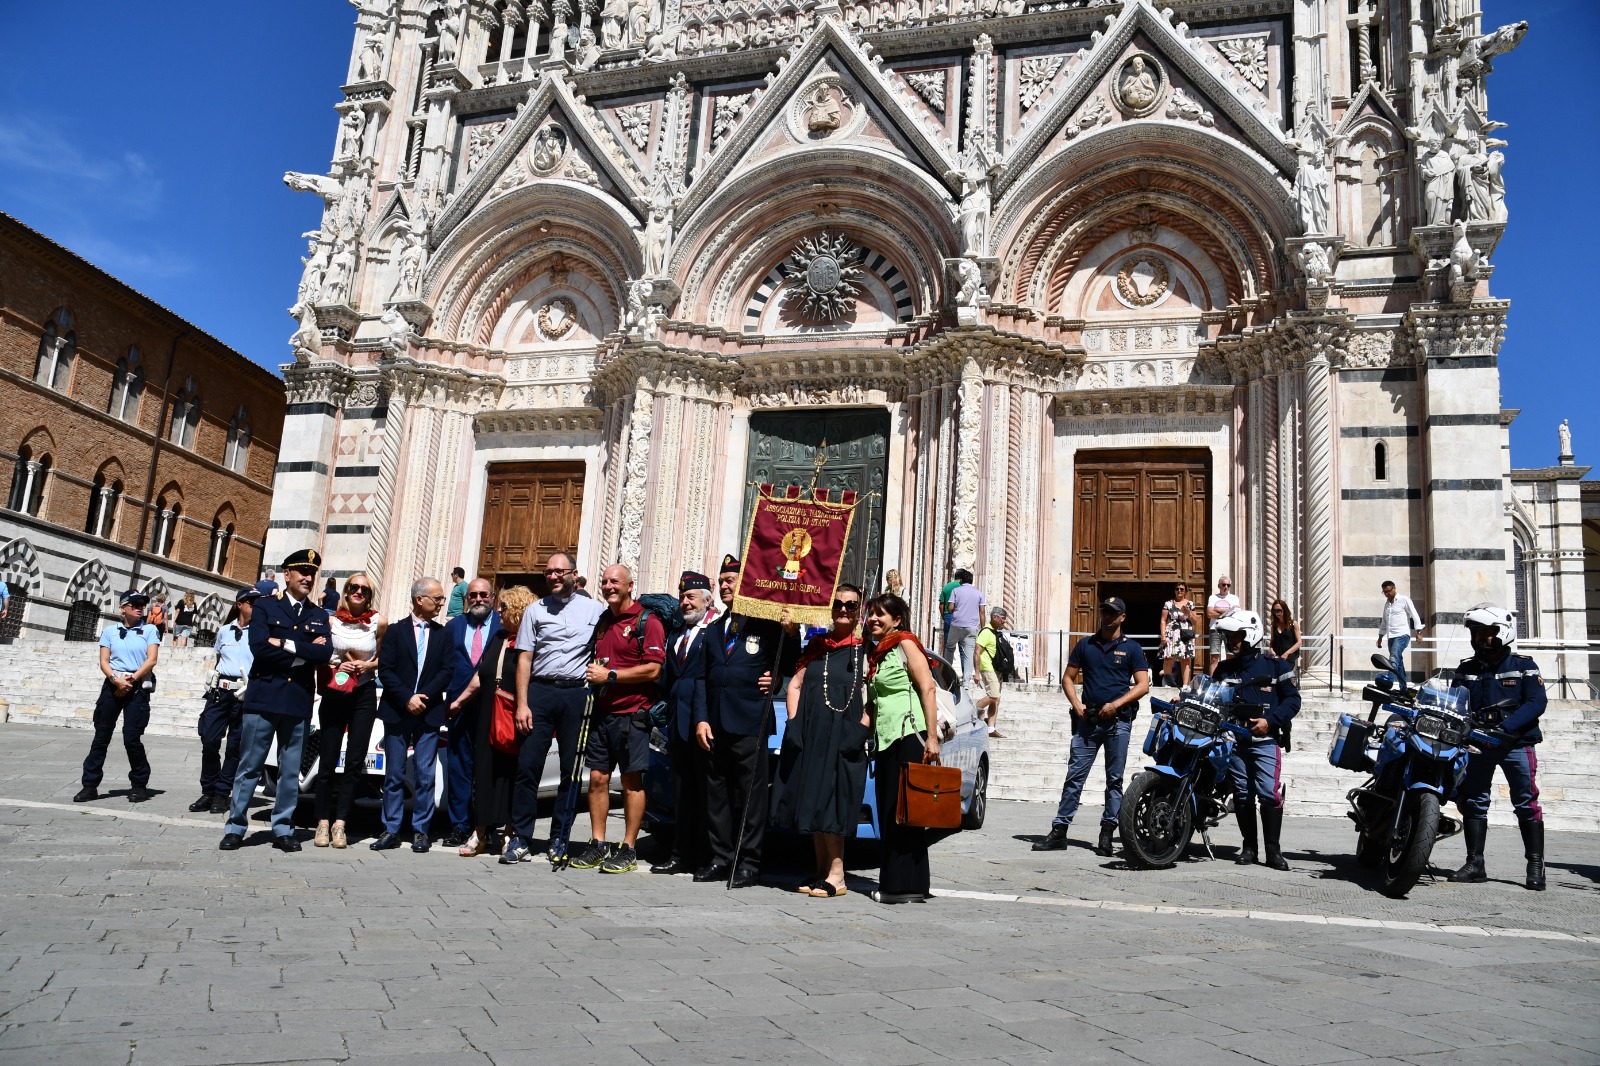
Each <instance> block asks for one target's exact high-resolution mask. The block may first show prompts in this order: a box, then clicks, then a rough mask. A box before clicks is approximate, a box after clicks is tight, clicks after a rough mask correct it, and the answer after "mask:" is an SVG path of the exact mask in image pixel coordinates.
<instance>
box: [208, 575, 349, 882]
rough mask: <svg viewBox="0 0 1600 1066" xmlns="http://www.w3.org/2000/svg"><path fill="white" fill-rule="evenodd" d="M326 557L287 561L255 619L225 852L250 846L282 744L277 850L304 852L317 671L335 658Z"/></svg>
mask: <svg viewBox="0 0 1600 1066" xmlns="http://www.w3.org/2000/svg"><path fill="white" fill-rule="evenodd" d="M321 565H322V557H321V556H320V555H319V554H318V553H317V552H316V551H315V550H313V549H311V548H306V549H304V550H302V551H297V552H295V553H294V554H293V555H291V556H289V557H288V558H287V559H285V560H284V561H283V591H282V592H281V593H280V594H279V595H278V596H276V597H265V598H263V599H260V600H257V601H256V604H255V611H254V613H253V614H252V615H251V617H250V655H251V664H250V681H249V684H248V685H247V686H246V688H245V694H244V724H243V727H242V730H241V736H240V741H239V772H238V774H237V775H235V777H234V781H233V804H232V809H231V811H230V812H229V814H228V825H227V829H226V831H225V832H224V834H223V837H222V842H221V843H220V844H218V845H217V848H218V850H221V851H234V850H236V849H237V848H238V847H239V846H240V845H241V844H243V843H244V834H245V829H246V828H247V825H248V823H247V822H246V819H247V817H248V816H249V813H250V797H251V796H253V795H255V791H256V783H257V782H258V781H260V779H261V768H262V766H264V765H265V763H266V761H267V750H268V749H269V748H270V747H271V746H272V742H273V740H274V739H276V740H277V742H278V797H277V801H276V802H275V803H274V804H273V806H272V846H273V847H275V848H277V849H278V850H279V851H299V850H300V842H299V841H298V840H296V839H295V835H294V809H295V805H296V804H297V803H298V802H299V800H300V752H301V749H302V748H303V747H304V745H305V740H306V730H307V728H308V727H309V724H310V722H311V705H312V697H313V696H314V695H315V694H316V691H317V667H319V666H321V665H323V664H325V663H327V662H328V661H329V660H331V659H332V658H333V644H332V643H331V642H330V641H329V633H328V612H327V611H325V610H323V609H322V608H321V606H319V605H318V604H317V603H316V602H315V601H313V599H312V597H311V590H312V586H313V585H315V584H316V580H317V569H318V567H320V566H321Z"/></svg>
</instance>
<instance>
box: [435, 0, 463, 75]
mask: <svg viewBox="0 0 1600 1066" xmlns="http://www.w3.org/2000/svg"><path fill="white" fill-rule="evenodd" d="M459 44H460V30H458V29H457V28H456V11H455V7H454V5H452V6H451V8H450V10H449V11H448V12H447V13H446V14H445V17H444V18H443V19H442V20H441V21H440V23H439V54H438V57H437V62H438V64H439V65H440V66H441V67H453V66H455V63H456V49H457V48H458V47H459Z"/></svg>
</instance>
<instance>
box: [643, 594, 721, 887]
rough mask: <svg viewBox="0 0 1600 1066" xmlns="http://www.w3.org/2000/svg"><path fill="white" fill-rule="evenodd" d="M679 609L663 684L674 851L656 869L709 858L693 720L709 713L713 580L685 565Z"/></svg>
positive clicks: (691, 868)
mask: <svg viewBox="0 0 1600 1066" xmlns="http://www.w3.org/2000/svg"><path fill="white" fill-rule="evenodd" d="M678 611H679V613H681V614H682V615H683V629H682V630H681V631H680V632H679V633H678V635H677V636H675V637H673V638H672V641H671V643H670V644H669V645H668V647H667V661H666V663H664V664H663V666H662V671H661V687H662V689H663V690H664V691H665V693H666V700H667V708H668V713H669V715H670V717H669V719H668V722H667V753H668V757H669V758H670V759H671V760H672V792H673V798H674V802H673V806H674V808H675V810H676V811H677V825H676V827H675V828H674V832H673V836H672V856H671V857H670V858H669V859H668V860H667V861H666V862H663V863H657V864H656V865H655V866H652V867H650V872H651V873H653V874H692V873H694V872H695V871H696V870H698V869H700V867H701V866H703V865H705V864H706V862H707V861H709V860H710V858H711V843H710V840H709V839H708V837H707V835H706V761H705V752H704V751H702V750H701V749H700V745H699V744H697V743H695V739H694V724H695V722H697V721H700V720H703V719H704V718H705V717H706V665H707V662H708V658H707V656H706V648H707V647H708V646H709V642H708V641H707V639H706V636H705V632H706V626H708V625H709V624H710V623H711V621H712V619H713V618H715V617H716V612H714V611H713V610H711V579H710V578H708V577H706V576H705V575H704V574H697V573H694V572H693V571H689V570H686V571H684V573H683V576H682V577H681V578H679V579H678Z"/></svg>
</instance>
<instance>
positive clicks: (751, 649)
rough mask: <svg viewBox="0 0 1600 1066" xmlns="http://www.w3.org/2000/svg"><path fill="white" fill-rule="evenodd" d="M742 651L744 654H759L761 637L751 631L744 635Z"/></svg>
mask: <svg viewBox="0 0 1600 1066" xmlns="http://www.w3.org/2000/svg"><path fill="white" fill-rule="evenodd" d="M744 653H745V654H746V655H760V654H761V638H760V637H758V636H756V635H755V634H753V633H752V634H751V635H750V636H748V637H745V638H744Z"/></svg>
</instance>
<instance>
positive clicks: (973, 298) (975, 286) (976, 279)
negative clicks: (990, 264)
mask: <svg viewBox="0 0 1600 1066" xmlns="http://www.w3.org/2000/svg"><path fill="white" fill-rule="evenodd" d="M956 275H957V277H958V278H960V280H961V291H960V292H959V293H957V294H956V305H957V306H958V307H977V306H979V302H980V301H982V300H985V299H987V298H988V296H989V290H988V289H986V288H984V287H983V270H982V269H981V268H980V267H979V266H978V264H977V261H976V260H972V259H963V260H961V261H960V262H959V263H958V264H957V265H956Z"/></svg>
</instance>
